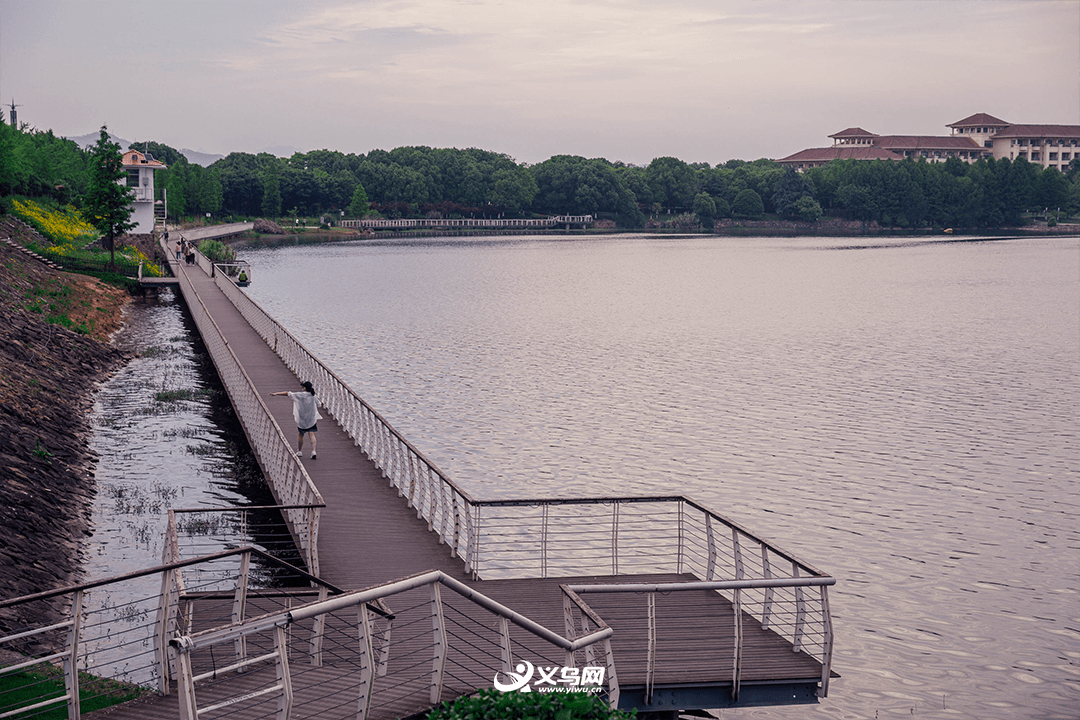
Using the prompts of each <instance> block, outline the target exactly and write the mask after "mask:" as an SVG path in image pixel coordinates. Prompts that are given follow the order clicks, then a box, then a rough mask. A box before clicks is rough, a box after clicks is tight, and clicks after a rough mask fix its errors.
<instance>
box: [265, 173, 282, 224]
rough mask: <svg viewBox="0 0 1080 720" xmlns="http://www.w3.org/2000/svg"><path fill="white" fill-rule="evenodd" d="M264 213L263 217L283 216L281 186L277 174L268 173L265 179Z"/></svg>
mask: <svg viewBox="0 0 1080 720" xmlns="http://www.w3.org/2000/svg"><path fill="white" fill-rule="evenodd" d="M262 211H263V217H268V218H276V217H280V216H281V185H280V184H279V183H278V177H277V173H276V172H267V173H266V175H265V176H264V177H263V199H262Z"/></svg>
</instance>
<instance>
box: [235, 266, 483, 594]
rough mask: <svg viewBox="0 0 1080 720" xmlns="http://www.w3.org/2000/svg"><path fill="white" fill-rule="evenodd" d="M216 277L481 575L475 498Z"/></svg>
mask: <svg viewBox="0 0 1080 720" xmlns="http://www.w3.org/2000/svg"><path fill="white" fill-rule="evenodd" d="M215 281H216V283H217V286H218V288H219V289H221V291H222V292H223V293H224V294H225V296H226V297H228V298H229V299H230V300H231V301H232V302H233V304H234V305H235V306H236V308H237V309H238V310H239V311H240V313H241V315H243V316H244V318H245V319H246V320H247V321H248V323H249V324H250V325H251V327H252V328H254V329H255V331H256V332H257V333H258V334H259V335H260V336H261V337H262V338H263V339H264V340H265V341H266V342H267V344H268V345H269V346H270V347H271V348H272V349H273V350H274V351H275V352H276V353H277V354H278V356H279V357H281V359H282V360H283V361H284V363H285V365H286V366H287V367H288V368H289V369H290V370H292V372H293V373H295V374H296V375H297V376H298V377H301V378H302V379H305V380H309V381H310V382H311V383H312V384H313V386H314V388H315V392H316V395H317V396H318V397H319V399H320V401H321V402H322V404H323V407H324V408H325V409H326V410H327V412H328V413H329V414H330V415H332V416H333V417H334V418H335V419H336V420H337V421H338V423H339V424H340V425H341V427H342V429H343V430H345V432H346V434H348V435H349V437H351V438H352V439H353V441H354V442H355V443H356V444H357V445H359V446H360V447H361V449H362V450H363V451H364V452H365V453H366V454H367V456H368V457H369V458H370V459H371V460H372V462H373V463H374V464H375V465H376V467H378V468H379V469H380V470H381V471H382V473H383V476H384V477H386V478H388V479H389V481H390V484H391V486H392V487H395V488H396V489H397V491H398V494H399V495H401V496H404V497H405V498H406V502H407V503H408V505H409V507H413V508H415V509H416V511H417V517H419V518H423V519H425V520H427V522H428V529H429V530H432V531H434V532H436V533H437V534H438V536H439V542H440V543H441V544H446V545H448V546H449V548H450V555H451V557H463V558H464V559H465V563H466V567H467V568H469V569H470V570H471V571H472V572H473V573H474V574H477V572H476V568H475V566H474V563H473V558H475V554H476V553H475V545H476V543H477V542H478V539H477V538H476V537H475V534H476V531H475V523H474V522H473V519H472V517H471V511H472V509H473V508H474V507H475V503H476V500H475V498H473V496H472V495H471V494H470V493H469V492H468V491H466V490H465V489H464V488H461V487H460V486H458V485H457V484H456V483H454V482H453V481H451V480H450V479H449V478H448V477H447V476H446V474H445V473H443V472H442V471H441V470H440V469H439V468H438V467H437V466H436V465H435V463H434V462H432V461H431V460H430V459H429V458H428V457H426V456H425V455H424V454H423V453H422V452H421V451H420V450H419V449H417V448H416V447H415V446H414V445H413V444H412V443H411V442H409V441H408V440H407V439H406V438H405V436H403V435H402V434H401V433H400V432H398V431H397V430H396V429H395V428H394V427H393V426H392V425H391V424H390V423H389V422H388V421H387V420H386V418H384V417H383V416H382V415H381V414H380V413H379V412H378V411H377V410H375V409H374V408H373V407H371V406H370V405H368V404H367V402H365V401H364V400H363V398H361V397H360V396H359V395H357V394H356V392H355V391H353V390H352V388H350V387H349V386H348V385H347V384H346V383H345V381H344V380H342V379H341V378H340V377H339V376H338V375H337V374H336V373H334V372H333V371H332V370H330V369H329V368H328V367H326V365H324V364H323V363H322V362H320V361H319V360H318V359H317V358H316V357H315V355H314V354H313V353H311V352H310V351H309V350H308V349H307V348H306V347H304V345H303V343H301V342H300V341H299V340H298V339H297V338H296V337H295V336H294V335H293V334H292V333H290V332H289V331H288V330H287V329H285V328H284V327H283V326H281V325H280V324H279V323H278V322H277V321H276V320H275V319H274V318H273V317H271V316H270V315H269V313H267V312H266V311H265V310H264V309H263V308H262V307H260V306H259V305H258V304H257V303H256V302H255V301H253V300H252V299H251V298H250V297H248V296H247V294H246V293H244V292H243V291H242V290H240V288H239V287H237V286H236V284H235V283H234V282H232V280H231V279H229V278H228V277H225V276H224V275H223V274H221V273H218V274H217V275H216V277H215Z"/></svg>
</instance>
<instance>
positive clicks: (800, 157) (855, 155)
mask: <svg viewBox="0 0 1080 720" xmlns="http://www.w3.org/2000/svg"><path fill="white" fill-rule="evenodd" d="M903 159H904V158H903V157H902V156H900V155H897V154H896V153H894V152H891V151H889V150H885V149H883V148H879V147H874V146H873V145H869V146H867V145H863V146H850V145H839V146H833V147H827V148H810V149H808V150H800V151H799V152H797V153H795V154H794V155H788V156H787V157H786V158H781V159H780V160H777V161H776V162H780V163H826V162H831V161H832V160H903Z"/></svg>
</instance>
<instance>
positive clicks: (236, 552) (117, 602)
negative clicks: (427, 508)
mask: <svg viewBox="0 0 1080 720" xmlns="http://www.w3.org/2000/svg"><path fill="white" fill-rule="evenodd" d="M233 557H239V558H240V562H239V563H236V562H230V559H231V558H233ZM253 557H258V558H260V559H261V561H262V562H263V563H264V564H266V565H272V566H279V567H283V568H286V569H287V570H288V571H289V572H290V573H292V574H294V575H296V576H300V577H302V578H303V579H305V580H306V581H308V582H309V583H311V584H312V585H314V586H315V588H310V587H309V588H304V589H299V588H296V589H284V590H278V589H274V588H265V587H258V586H257V585H256V584H255V583H254V579H255V578H254V576H253V574H252V573H250V572H249V568H250V567H251V558H253ZM223 560H224V561H225V562H224V563H222V561H223ZM187 568H194V569H195V570H196V572H195V573H192V574H191V575H192V577H191V581H192V586H191V587H189V589H188V590H185V588H184V583H183V579H182V578H181V574H182V572H183V570H184V569H187ZM157 578H160V582H159V583H157V582H155V580H156V579H157ZM223 584H224V587H227V588H228V591H227V592H223ZM192 588H193V589H194V592H192V591H190V590H191V589H192ZM342 592H343V591H342V589H341V588H338V587H336V586H334V585H332V584H331V583H327V582H325V581H322V580H320V579H319V578H317V577H315V576H314V575H311V574H309V573H306V572H304V571H303V570H302V569H300V568H297V567H295V566H293V565H292V564H290V563H287V562H285V561H283V560H281V559H279V558H277V557H274V556H273V555H270V554H268V553H265V552H263V551H261V550H259V549H257V548H251V547H247V548H237V549H232V550H224V551H221V552H217V553H212V554H209V555H205V556H202V557H198V558H190V559H186V560H181V561H177V562H168V563H163V564H161V565H158V566H156V567H153V568H147V569H143V570H138V571H134V572H129V573H124V574H121V575H113V576H110V577H106V578H100V579H96V580H92V581H88V582H83V583H80V584H78V585H71V586H67V587H63V588H57V589H54V590H48V591H45V592H39V593H33V594H31V595H26V596H23V597H19V598H10V599H5V600H2V601H0V610H2V611H3V614H4V616H5V618H8V624H11V625H12V628H11V630H12V632H10V633H7V634H3V633H0V645H3V647H4V648H5V650H7V649H10V650H12V651H14V652H16V653H19V654H21V655H23V656H24V657H23V658H21V659H20V661H18V662H15V663H13V664H9V665H7V666H5V667H4V668H2V669H0V675H6V676H8V677H14V678H15V679H14V680H13V681H8V682H5V686H4V687H3V688H2V689H0V708H2V709H0V717H9V716H18V717H22V716H23V715H24V714H26V713H27V712H30V711H32V710H33V708H37V707H46V706H49V705H58V704H60V703H64V702H66V703H67V707H68V711H67V716H68V717H69V718H76V719H77V718H78V717H79V704H80V701H85V700H88V699H90V698H93V697H98V696H100V695H103V694H115V693H116V692H117V685H115V684H110V683H109V680H114V681H117V682H119V683H120V686H122V687H124V688H126V689H124V690H122V691H121V692H122V693H123V694H125V695H129V696H131V695H134V694H138V693H139V692H141V690H139V689H138V688H155V689H156V691H157V693H158V694H160V695H168V694H169V692H170V681H171V679H173V678H175V677H176V671H177V668H176V661H175V658H171V657H170V656H169V654H168V640H169V638H170V637H172V636H173V635H174V634H175V633H176V632H178V631H179V632H183V630H184V629H185V628H191V627H193V626H196V627H198V626H206V625H208V624H218V623H221V622H234V623H242V622H243V621H244V620H245V619H246V618H245V615H246V613H247V612H250V610H251V609H253V608H256V607H258V608H262V610H261V611H260V612H265V611H266V610H267V609H268V608H271V607H279V608H280V607H286V608H287V607H289V606H290V605H291V604H292V603H294V602H297V601H300V602H303V601H304V600H303V599H302V598H301V594H302V593H306V594H307V595H309V596H310V595H315V596H317V597H318V598H319V599H325V598H326V597H327V596H328V595H330V594H334V595H340V594H342ZM230 601H231V602H230ZM61 606H63V607H64V608H65V610H64V611H63V614H62V615H61V617H62V618H63V619H62V621H60V622H55V621H53V620H49V621H47V622H44V623H42V622H41V619H40V618H43V617H51V615H52V612H54V611H55V609H56V608H58V607H61ZM230 606H231V613H230ZM46 609H47V610H46ZM43 610H45V612H43ZM369 610H371V611H372V612H374V613H376V614H379V615H381V616H382V617H387V616H388V614H389V613H388V611H387V610H385V609H384V608H382V607H380V606H378V605H375V606H372V607H369ZM226 618H228V619H226ZM236 655H237V658H238V659H240V660H243V659H244V657H246V655H247V651H246V649H245V647H244V645H243V643H238V645H237V647H236ZM58 661H59V662H58ZM45 664H54V665H56V664H60V665H62V666H63V667H62V670H63V676H64V685H65V687H64V691H63V693H62V694H59V693H52V692H50V691H43V690H40V688H39V691H38V692H39V693H40V694H41V697H42V698H47V699H45V700H44V701H43V702H40V703H37V704H24V703H25V702H26V701H25V700H22V699H20V693H24V692H25V690H26V688H27V687H32V686H33V684H34V683H36V682H37V681H36V680H35V679H34V678H33V677H24V676H18V675H15V673H18V672H20V671H21V670H23V669H24V668H30V667H33V666H40V665H45ZM47 696H51V697H47Z"/></svg>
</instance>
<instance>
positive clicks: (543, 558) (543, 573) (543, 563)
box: [540, 503, 548, 578]
mask: <svg viewBox="0 0 1080 720" xmlns="http://www.w3.org/2000/svg"><path fill="white" fill-rule="evenodd" d="M540 512H541V520H540V577H542V578H546V577H547V549H548V504H547V503H543V504H542V505H541V506H540Z"/></svg>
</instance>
